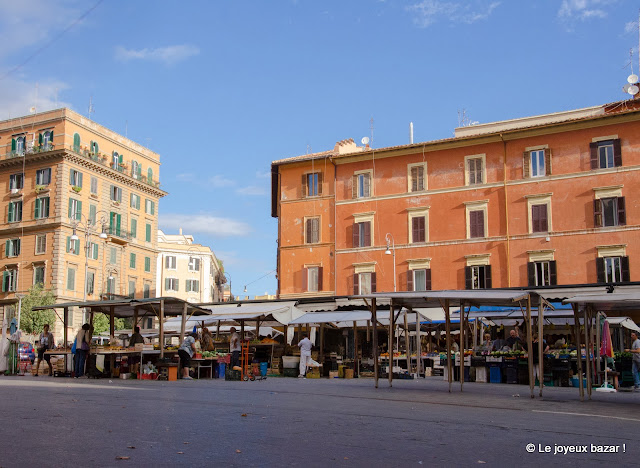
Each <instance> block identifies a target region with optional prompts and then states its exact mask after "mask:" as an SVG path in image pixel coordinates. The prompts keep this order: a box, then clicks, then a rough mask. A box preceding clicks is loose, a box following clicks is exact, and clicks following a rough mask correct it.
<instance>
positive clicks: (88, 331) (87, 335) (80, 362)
mask: <svg viewBox="0 0 640 468" xmlns="http://www.w3.org/2000/svg"><path fill="white" fill-rule="evenodd" d="M92 333H93V329H92V327H91V325H89V324H88V323H85V324H84V325H82V328H81V329H80V330H79V331H78V334H77V335H76V362H75V366H74V367H75V375H76V379H77V378H80V377H82V376H84V365H85V363H86V361H87V354H88V353H89V345H90V344H91V335H92Z"/></svg>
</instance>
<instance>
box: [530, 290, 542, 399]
mask: <svg viewBox="0 0 640 468" xmlns="http://www.w3.org/2000/svg"><path fill="white" fill-rule="evenodd" d="M532 332H533V327H532V326H531V294H527V366H528V367H529V369H528V370H529V390H530V392H531V398H533V397H534V395H533V388H534V386H535V382H534V381H533V352H532V351H533V336H532ZM539 339H540V337H538V340H539ZM541 345H542V342H541V341H538V348H540V347H541Z"/></svg>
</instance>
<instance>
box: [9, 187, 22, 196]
mask: <svg viewBox="0 0 640 468" xmlns="http://www.w3.org/2000/svg"><path fill="white" fill-rule="evenodd" d="M9 197H10V198H22V189H18V190H17V191H15V192H14V191H13V190H11V191H10V192H9Z"/></svg>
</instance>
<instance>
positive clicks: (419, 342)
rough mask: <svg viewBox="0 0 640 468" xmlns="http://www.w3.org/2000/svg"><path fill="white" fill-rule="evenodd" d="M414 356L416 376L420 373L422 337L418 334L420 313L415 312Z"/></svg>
mask: <svg viewBox="0 0 640 468" xmlns="http://www.w3.org/2000/svg"><path fill="white" fill-rule="evenodd" d="M416 356H418V368H417V372H418V377H420V374H421V373H422V337H421V336H420V315H419V314H418V312H416Z"/></svg>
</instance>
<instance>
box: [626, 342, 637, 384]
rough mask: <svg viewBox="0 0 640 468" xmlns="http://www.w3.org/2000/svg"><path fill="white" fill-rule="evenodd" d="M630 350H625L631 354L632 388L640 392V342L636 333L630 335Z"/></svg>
mask: <svg viewBox="0 0 640 468" xmlns="http://www.w3.org/2000/svg"><path fill="white" fill-rule="evenodd" d="M631 340H632V343H631V349H625V351H626V352H628V353H633V359H632V361H631V371H632V373H633V388H634V389H635V390H640V340H639V339H638V334H637V333H636V332H633V333H631Z"/></svg>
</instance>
